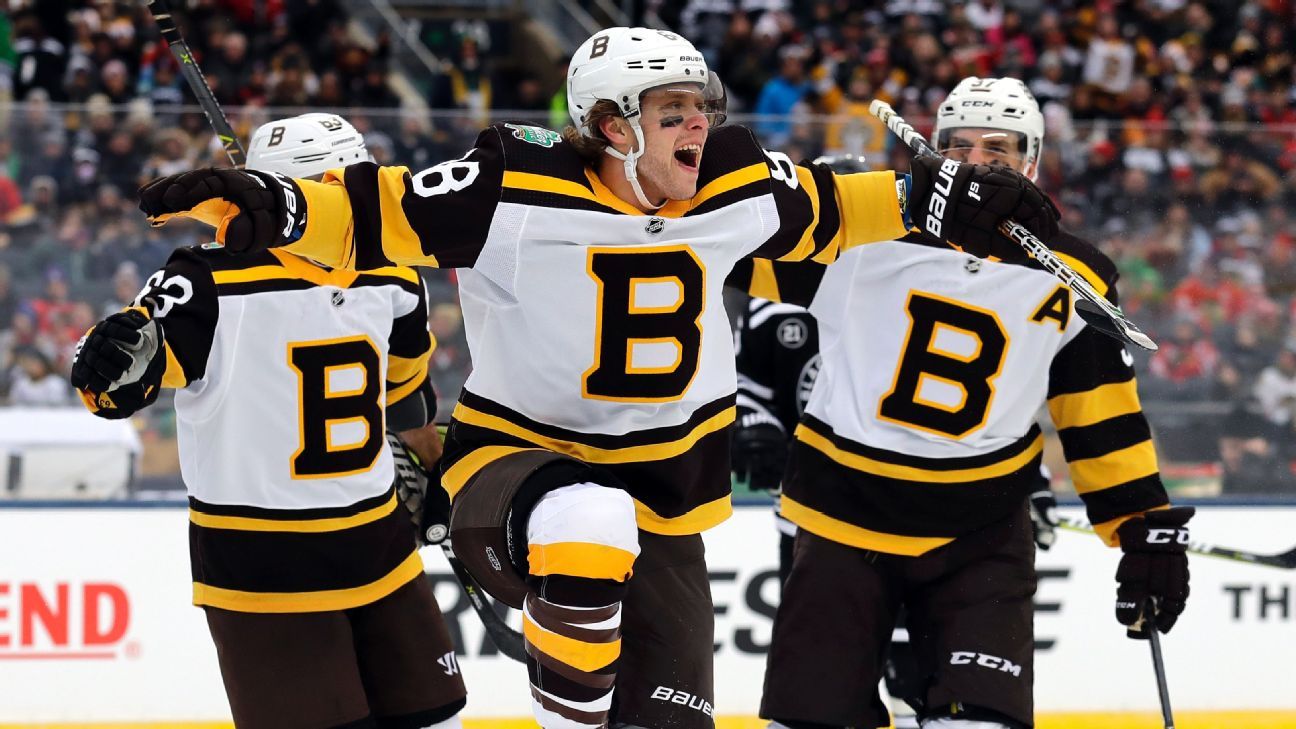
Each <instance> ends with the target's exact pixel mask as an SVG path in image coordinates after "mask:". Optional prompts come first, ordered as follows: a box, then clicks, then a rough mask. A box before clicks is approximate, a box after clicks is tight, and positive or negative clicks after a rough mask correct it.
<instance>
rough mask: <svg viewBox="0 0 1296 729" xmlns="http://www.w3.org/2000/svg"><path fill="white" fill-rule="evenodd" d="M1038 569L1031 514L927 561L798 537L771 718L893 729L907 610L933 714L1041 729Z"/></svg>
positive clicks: (777, 638) (779, 636)
mask: <svg viewBox="0 0 1296 729" xmlns="http://www.w3.org/2000/svg"><path fill="white" fill-rule="evenodd" d="M1034 560H1035V547H1034V543H1033V541H1032V539H1031V530H1030V520H1029V518H1028V517H1027V515H1026V511H1025V508H1024V507H1023V509H1022V512H1021V514H1020V515H1018V516H1016V517H1014V518H1012V519H1008V520H1005V521H1003V522H1000V523H998V524H994V525H991V526H988V527H986V528H984V529H982V530H981V531H980V532H976V533H973V534H970V535H967V536H965V537H962V538H960V539H959V540H958V541H956V542H954V543H952V544H950V545H947V546H945V547H942V548H940V549H938V550H935V551H933V552H931V553H929V554H926V555H923V556H921V557H901V556H896V555H887V554H879V553H876V552H871V551H867V550H863V549H858V548H855V547H848V546H845V545H843V544H839V543H837V542H833V541H831V540H828V539H824V538H822V537H819V536H816V535H814V534H811V533H810V532H808V531H806V530H805V529H801V530H799V531H798V532H797V536H796V549H795V556H794V558H793V563H792V573H791V575H790V576H789V577H788V582H787V584H786V585H785V586H784V589H783V602H782V605H780V606H779V611H778V615H777V617H776V618H775V620H774V636H773V644H772V645H771V647H770V655H769V663H768V666H767V668H766V673H765V694H764V698H763V700H762V702H761V716H762V717H765V718H769V719H782V720H785V721H798V722H809V723H816V724H827V725H831V726H850V727H885V726H887V725H888V723H889V721H888V715H887V711H886V707H885V706H884V705H883V704H882V701H881V698H880V697H879V695H878V681H879V680H880V679H881V678H882V675H883V674H882V669H883V662H884V659H885V657H886V649H887V645H888V644H889V643H890V641H891V629H892V626H893V625H894V624H895V621H896V613H897V612H898V610H899V608H900V606H901V605H902V604H903V605H904V608H905V610H906V612H907V617H906V621H907V623H908V629H909V639H910V642H911V643H912V646H913V650H914V653H915V657H916V659H917V662H918V667H919V676H920V677H921V685H922V686H924V687H925V688H924V690H923V692H922V694H923V695H922V697H921V698H922V699H923V701H924V702H925V705H926V707H928V713H929V714H932V715H939V714H941V713H942V712H946V713H947V712H948V711H949V708H950V707H951V706H953V705H956V704H961V705H963V706H965V707H966V706H975V707H979V708H981V709H988V710H990V711H992V712H996V713H997V714H1000V715H1003V716H1004V717H1007V718H1009V719H1012V720H1014V721H1017V722H1019V723H1021V724H1022V725H1023V726H1031V725H1032V724H1033V716H1032V715H1033V705H1032V696H1031V686H1032V682H1033V680H1034V672H1033V667H1034V664H1033V657H1034V653H1033V643H1034V638H1033V636H1034V632H1033V625H1032V615H1033V607H1032V604H1031V598H1032V596H1033V595H1034V594H1035V586H1036V583H1037V579H1036V576H1035V565H1034Z"/></svg>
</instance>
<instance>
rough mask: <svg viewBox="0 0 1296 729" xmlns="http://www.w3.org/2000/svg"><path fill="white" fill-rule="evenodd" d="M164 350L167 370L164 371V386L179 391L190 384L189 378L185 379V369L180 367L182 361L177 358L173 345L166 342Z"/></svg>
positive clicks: (163, 345)
mask: <svg viewBox="0 0 1296 729" xmlns="http://www.w3.org/2000/svg"><path fill="white" fill-rule="evenodd" d="M162 348H163V349H165V350H166V369H165V370H163V371H162V386H163V387H170V388H172V389H175V390H179V389H180V388H182V387H184V386H186V385H188V384H189V378H187V377H185V373H184V367H181V366H180V359H179V358H177V357H176V353H175V351H174V350H173V349H171V345H170V344H169V343H167V342H165V341H164V342H163V343H162Z"/></svg>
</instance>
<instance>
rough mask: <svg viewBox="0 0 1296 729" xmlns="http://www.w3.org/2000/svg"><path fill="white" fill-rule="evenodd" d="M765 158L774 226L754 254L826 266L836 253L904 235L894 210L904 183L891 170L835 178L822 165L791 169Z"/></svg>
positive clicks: (782, 160) (783, 161)
mask: <svg viewBox="0 0 1296 729" xmlns="http://www.w3.org/2000/svg"><path fill="white" fill-rule="evenodd" d="M765 155H766V158H767V162H768V164H769V166H770V187H771V189H772V191H773V194H774V201H775V205H776V207H777V209H778V216H779V226H778V229H777V230H776V231H775V232H774V234H773V235H772V236H770V238H769V239H768V240H766V241H765V243H763V244H762V245H761V246H760V248H758V249H757V250H756V252H755V253H754V254H753V255H754V256H756V257H758V258H768V259H773V260H779V261H804V260H814V261H817V262H819V263H831V262H833V261H834V260H836V259H837V257H838V256H839V255H841V253H842V251H845V250H848V249H850V248H853V247H855V246H858V245H863V244H866V243H873V242H876V241H886V240H894V239H897V238H900V237H903V236H904V235H905V234H906V233H907V232H908V231H907V229H906V227H905V224H904V212H903V211H902V210H901V208H900V200H901V199H902V197H903V195H901V193H900V189H901V187H900V186H903V185H904V182H903V180H902V179H901V178H898V177H897V176H896V174H895V173H894V172H892V171H889V170H888V171H882V172H861V173H855V174H844V175H839V174H837V173H835V172H833V171H832V170H831V169H829V168H828V167H827V166H825V165H819V164H813V163H809V162H802V163H801V164H797V165H794V164H792V160H791V159H790V158H789V157H788V156H787V155H785V154H783V153H781V152H769V151H766V152H765Z"/></svg>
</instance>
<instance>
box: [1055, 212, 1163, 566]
mask: <svg viewBox="0 0 1296 729" xmlns="http://www.w3.org/2000/svg"><path fill="white" fill-rule="evenodd" d="M1071 238H1072V240H1066V239H1065V238H1064V239H1061V240H1059V241H1055V242H1054V243H1053V247H1054V250H1055V251H1058V252H1059V253H1060V254H1061V255H1064V256H1065V259H1069V260H1067V263H1068V264H1070V265H1071V266H1072V267H1073V268H1075V269H1076V270H1077V271H1078V272H1080V273H1082V274H1083V275H1084V276H1085V278H1086V279H1088V280H1089V281H1090V283H1091V284H1093V285H1094V287H1095V288H1096V289H1097V290H1098V291H1100V292H1101V293H1103V294H1104V295H1106V296H1107V298H1108V299H1110V300H1112V301H1113V302H1114V301H1116V300H1117V294H1116V268H1115V266H1114V265H1113V264H1112V263H1111V261H1110V260H1109V259H1108V258H1107V257H1106V256H1104V255H1102V254H1101V253H1099V252H1098V251H1097V250H1096V249H1094V248H1093V247H1092V246H1090V245H1089V244H1087V243H1084V242H1083V241H1079V243H1082V244H1083V245H1076V241H1078V239H1074V237H1073V236H1072V237H1071ZM1048 409H1049V415H1050V416H1051V418H1052V420H1053V424H1054V425H1055V426H1057V430H1058V437H1059V438H1060V439H1061V441H1062V450H1063V454H1064V455H1065V456H1066V460H1067V465H1068V467H1069V469H1070V471H1071V480H1072V483H1073V484H1074V485H1075V489H1076V493H1078V494H1079V495H1080V498H1081V499H1082V500H1083V501H1084V503H1085V507H1086V509H1087V510H1088V513H1089V520H1090V522H1091V523H1092V524H1093V525H1094V529H1095V530H1096V531H1097V532H1098V534H1099V535H1100V536H1101V537H1102V538H1103V540H1104V541H1106V542H1107V543H1108V544H1111V545H1115V544H1116V543H1117V537H1116V529H1117V528H1118V527H1119V526H1120V525H1121V524H1122V523H1124V522H1125V521H1126V520H1127V519H1129V518H1130V517H1132V516H1137V515H1139V514H1142V513H1143V512H1145V511H1147V510H1149V509H1153V508H1157V507H1161V506H1165V505H1166V504H1167V503H1169V499H1168V497H1167V496H1166V491H1165V487H1164V486H1163V485H1162V483H1161V475H1160V470H1159V468H1158V466H1157V455H1156V448H1155V446H1154V445H1153V442H1152V432H1151V428H1150V427H1149V426H1148V422H1147V418H1146V417H1145V416H1144V414H1143V409H1142V406H1141V405H1140V403H1139V397H1138V382H1137V380H1136V378H1135V374H1134V358H1133V357H1132V356H1131V355H1130V353H1129V352H1128V351H1127V350H1126V349H1125V347H1124V345H1123V344H1122V343H1120V342H1118V341H1116V340H1115V339H1113V338H1112V337H1109V336H1107V335H1106V334H1103V333H1101V332H1099V331H1098V330H1097V329H1094V328H1093V327H1091V326H1089V325H1087V324H1086V325H1084V326H1083V328H1082V329H1081V330H1080V333H1079V334H1077V335H1076V336H1075V337H1074V338H1073V339H1072V340H1071V341H1070V342H1068V343H1067V344H1066V345H1065V346H1063V347H1062V348H1061V349H1059V350H1058V352H1057V354H1056V355H1054V357H1053V362H1052V365H1051V366H1050V367H1049V389H1048Z"/></svg>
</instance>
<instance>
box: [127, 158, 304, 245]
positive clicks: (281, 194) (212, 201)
mask: <svg viewBox="0 0 1296 729" xmlns="http://www.w3.org/2000/svg"><path fill="white" fill-rule="evenodd" d="M139 196H140V204H139V207H140V210H143V211H144V214H145V215H147V216H148V219H149V222H150V223H152V224H153V225H154V226H158V225H163V224H165V223H166V222H167V221H168V220H170V219H171V218H173V217H176V216H184V217H192V218H197V219H198V220H201V221H203V222H205V223H208V224H210V225H214V226H216V240H217V242H219V243H223V244H224V245H225V247H226V248H228V249H229V250H230V251H231V252H233V253H253V252H256V251H262V250H265V249H267V248H276V247H278V246H282V245H287V244H289V243H292V242H293V241H295V240H297V239H298V238H300V237H301V236H302V233H304V232H305V229H306V206H305V204H304V202H303V200H304V198H303V197H302V194H301V190H300V188H298V187H297V183H295V182H293V181H292V179H291V178H288V177H284V176H283V175H277V174H272V173H269V172H257V171H253V170H231V169H220V168H214V167H209V168H206V169H201V170H193V171H191V172H181V173H180V174H177V175H170V176H168V177H161V178H158V179H156V180H154V181H152V182H150V183H148V184H147V185H145V186H144V187H141V188H140V191H139Z"/></svg>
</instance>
